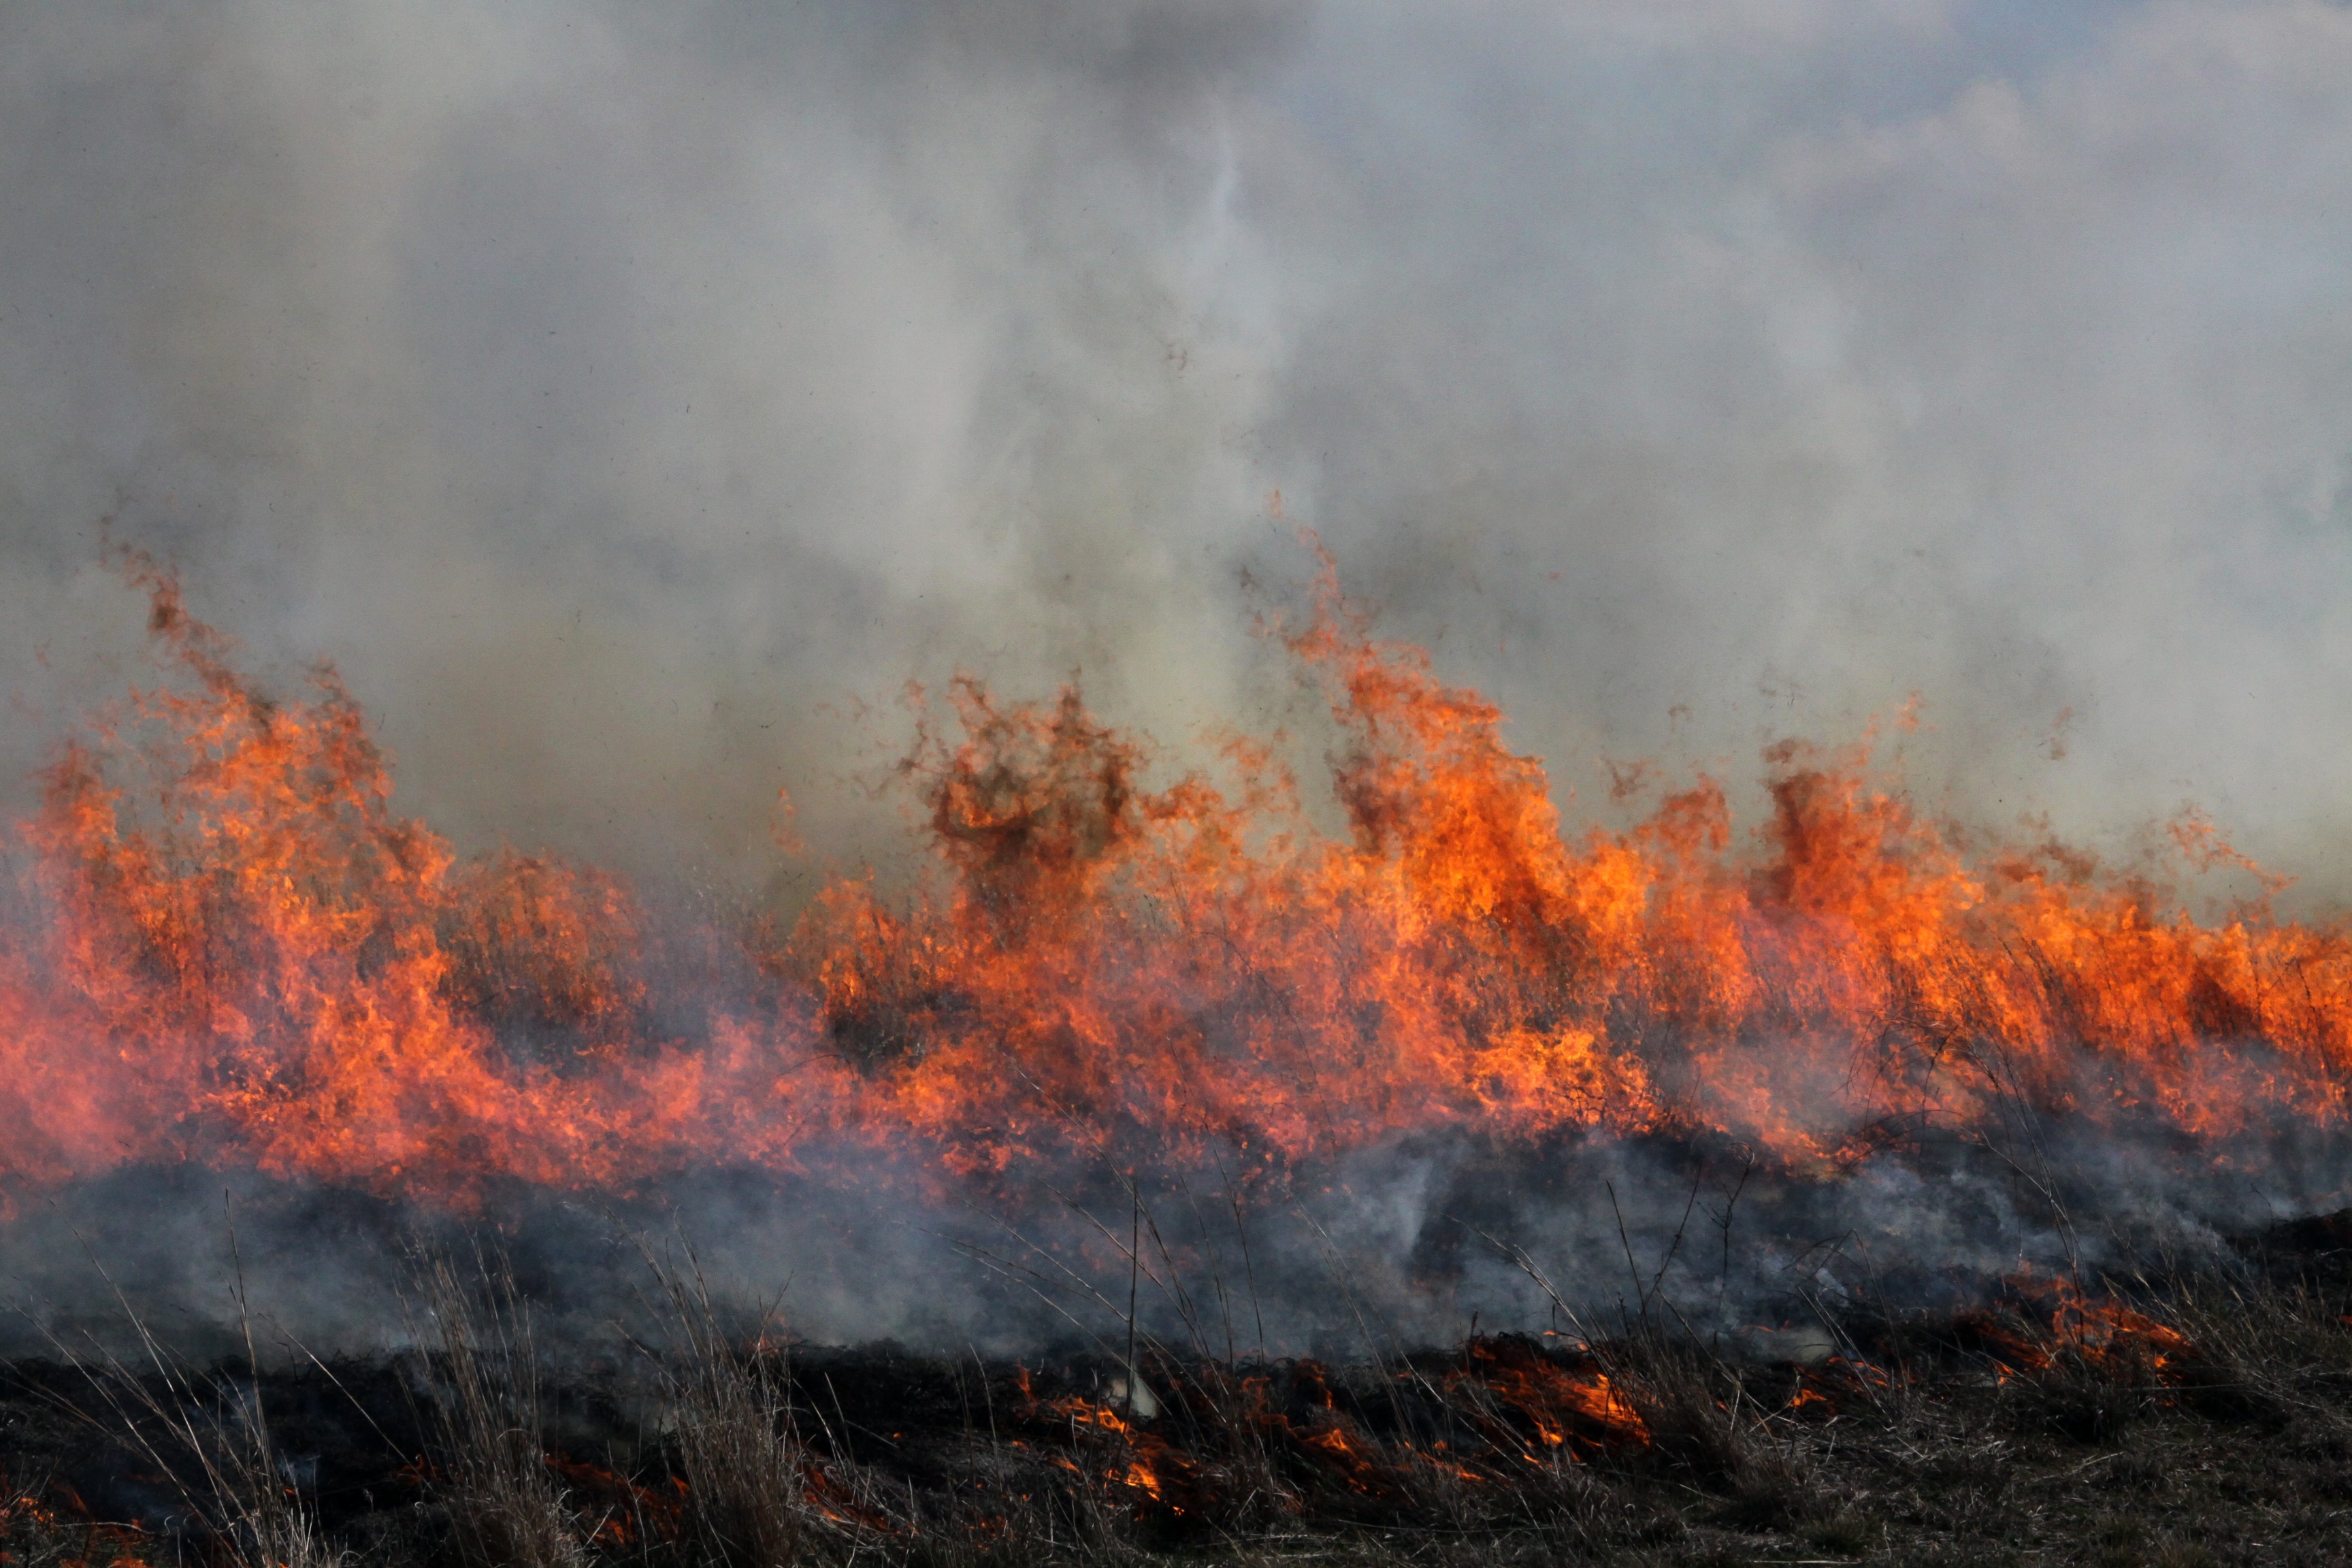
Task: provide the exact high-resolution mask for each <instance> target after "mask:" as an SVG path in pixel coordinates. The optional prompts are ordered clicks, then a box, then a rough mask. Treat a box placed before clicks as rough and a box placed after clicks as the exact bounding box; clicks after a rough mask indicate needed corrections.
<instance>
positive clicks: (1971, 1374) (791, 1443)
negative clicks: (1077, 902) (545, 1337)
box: [0, 1233, 2352, 1568]
mask: <svg viewBox="0 0 2352 1568" xmlns="http://www.w3.org/2000/svg"><path fill="white" fill-rule="evenodd" d="M460 1273H461V1271H459V1270H457V1269H455V1268H452V1267H451V1266H450V1265H448V1264H447V1263H446V1262H443V1263H436V1264H434V1265H433V1266H432V1267H431V1268H429V1269H427V1270H426V1271H425V1274H424V1276H423V1279H424V1281H425V1285H426V1287H427V1289H428V1290H429V1291H430V1292H432V1293H431V1294H429V1295H428V1296H427V1297H426V1299H425V1303H424V1305H425V1308H426V1310H429V1311H430V1312H431V1313H432V1314H433V1315H434V1316H435V1318H436V1322H437V1324H438V1331H437V1333H436V1336H435V1337H433V1338H431V1339H429V1340H428V1341H427V1342H425V1347H424V1348H423V1349H422V1350H420V1351H418V1352H413V1353H410V1354H408V1355H405V1356H403V1357H399V1358H394V1359H393V1360H390V1361H374V1362H368V1363H336V1364H333V1365H318V1364H311V1365H310V1366H307V1367H295V1368H288V1369H283V1370H278V1371H274V1372H264V1373H259V1374H256V1373H254V1372H253V1371H252V1370H251V1369H250V1368H249V1367H247V1366H245V1365H242V1364H231V1365H227V1366H224V1367H221V1368H218V1369H215V1370H213V1371H212V1372H210V1373H206V1374H205V1375H204V1376H202V1377H197V1376H194V1375H193V1374H190V1373H185V1372H184V1371H178V1370H174V1369H172V1368H169V1367H158V1368H156V1369H151V1370H150V1371H149V1372H147V1373H145V1374H143V1375H139V1374H134V1373H132V1372H131V1371H130V1370H129V1369H127V1368H124V1367H122V1366H121V1365H115V1364H106V1365H94V1366H84V1367H81V1368H79V1369H77V1368H73V1367H68V1366H64V1365H60V1364H58V1363H24V1364H19V1365H17V1366H16V1367H14V1368H12V1369H11V1375H10V1377H9V1378H8V1380H7V1390H6V1394H5V1400H0V1467H5V1475H6V1476H7V1477H8V1479H9V1480H10V1482H11V1483H12V1485H11V1486H10V1488H9V1489H8V1490H9V1496H10V1500H8V1501H7V1503H6V1506H5V1510H0V1554H5V1555H0V1560H5V1561H6V1562H8V1563H25V1564H28V1565H31V1564H59V1565H62V1564H67V1563H75V1564H90V1565H95V1564H100V1563H107V1564H113V1563H166V1562H234V1563H263V1562H271V1563H295V1562H297V1561H299V1562H303V1563H329V1562H332V1561H336V1560H338V1559H339V1558H342V1557H344V1556H348V1557H349V1558H351V1559H352V1560H356V1561H364V1562H368V1563H384V1564H396V1565H406V1564H415V1565H416V1568H431V1565H437V1564H443V1563H448V1564H460V1563H462V1564H483V1563H489V1564H498V1565H500V1568H504V1565H506V1564H540V1563H576V1564H581V1565H583V1568H624V1565H627V1568H638V1565H642V1568H667V1565H672V1564H676V1565H679V1568H684V1565H687V1564H694V1565H697V1568H700V1565H705V1564H708V1565H713V1568H719V1565H723V1568H782V1565H783V1564H796V1563H810V1564H822V1563H834V1564H842V1565H845V1564H847V1563H850V1562H853V1561H856V1560H861V1559H863V1560H866V1561H873V1562H881V1563H904V1564H916V1563H923V1564H971V1565H974V1568H977V1565H979V1564H982V1563H1005V1564H1013V1563H1068V1564H1074V1565H1080V1564H1082V1565H1087V1568H1093V1565H1097V1564H1104V1565H1108V1564H1114V1563H1117V1564H1135V1565H1141V1564H1147V1563H1157V1562H1169V1563H1179V1562H1187V1561H1205V1560H1215V1561H1244V1562H1261V1563H1279V1562H1290V1561H1297V1562H1309V1561H1312V1562H1332V1561H1339V1562H1356V1563H1366V1564H1385V1563H1457V1562H1458V1563H1473V1562H1476V1563H1496V1562H1503V1563H1509V1562H1527V1563H1536V1562H1552V1561H1563V1560H1567V1561H1583V1562H1594V1563H1624V1564H1628V1565H1631V1564H1658V1565H1664V1564H1678V1563H1692V1564H1698V1563H1732V1562H1742V1563H1749V1562H1762V1563H1769V1562H1797V1561H1802V1562H1812V1563H1820V1562H1824V1561H1827V1562H1852V1563H1864V1562H1869V1563H2006V1562H2018V1561H2031V1560H2038V1559H2043V1558H2046V1559H2049V1560H2053V1561H2061V1560H2063V1561H2067V1562H2075V1563H2112V1564H2118V1565H2120V1564H2128V1563H2147V1564H2176V1565H2179V1564H2190V1563H2266V1564H2268V1563H2334V1562H2340V1561H2342V1560H2343V1559H2344V1556H2345V1554H2346V1552H2347V1551H2352V1327H2347V1310H2352V1268H2347V1267H2346V1266H2345V1264H2344V1262H2343V1260H2342V1258H2341V1257H2340V1256H2339V1255H2336V1254H2335V1253H2333V1252H2313V1251H2308V1250H2298V1249H2296V1248H2295V1247H2294V1245H2293V1238H2292V1237H2286V1236H2284V1235H2283V1234H2278V1233H2274V1234H2273V1235H2272V1236H2271V1237H2266V1238H2264V1239H2263V1243H2262V1244H2261V1246H2259V1247H2248V1248H2246V1249H2244V1251H2243V1253H2242V1257H2241V1259H2240V1261H2239V1262H2238V1263H2237V1264H2235V1265H2233V1266H2232V1267H2231V1268H2227V1269H2208V1270H2203V1271H2199V1272H2194V1273H2185V1274H2180V1275H2177V1276H2173V1277H2169V1278H2168V1279H2163V1280H2161V1281H2155V1282H2151V1281H2148V1280H2140V1281H2137V1282H2136V1283H2133V1284H2130V1285H2128V1286H2126V1284H2125V1283H2124V1282H2120V1281H2107V1282H2105V1285H2103V1286H2102V1288H2100V1289H2087V1288H2084V1287H2079V1286H2077V1285H2075V1284H2074V1282H2073V1281H2071V1280H2067V1281H2061V1280H2054V1279H2048V1278H2042V1277H2034V1276H2026V1277H2023V1278H2021V1279H2016V1280H2013V1281H2011V1283H2010V1284H2009V1285H2008V1286H2007V1287H2006V1288H2004V1289H2002V1290H2000V1292H1998V1293H1997V1294H1996V1295H1995V1296H1994V1297H1993V1298H1992V1299H1990V1300H1986V1301H1984V1302H1982V1303H1980V1304H1979V1305H1977V1306H1973V1307H1970V1308H1968V1309H1966V1310H1959V1311H1957V1312H1944V1313H1939V1314H1935V1315H1924V1314H1916V1313H1912V1314H1901V1313H1888V1312H1876V1311H1873V1310H1868V1309H1861V1308H1858V1309H1856V1310H1853V1311H1852V1312H1850V1313H1849V1314H1847V1315H1846V1316H1845V1317H1843V1319H1842V1320H1840V1321H1836V1322H1835V1323H1834V1324H1832V1328H1833V1329H1834V1331H1835V1339H1836V1341H1837V1342H1838V1343H1839V1344H1840V1345H1841V1347H1843V1348H1842V1349H1841V1350H1840V1351H1839V1352H1837V1353H1831V1354H1819V1355H1811V1356H1809V1357H1807V1358H1805V1359H1796V1360H1790V1359H1778V1360H1771V1359H1754V1358H1741V1357H1737V1356H1734V1355H1731V1354H1729V1353H1727V1352H1725V1351H1724V1349H1723V1347H1721V1346H1717V1345H1709V1344H1706V1343H1702V1342H1697V1341H1696V1340H1693V1339H1691V1338H1689V1337H1688V1336H1686V1335H1685V1334H1683V1333H1682V1332H1681V1331H1679V1330H1670V1329H1668V1328H1667V1327H1665V1326H1664V1323H1663V1322H1661V1321H1657V1320H1656V1319H1652V1320H1651V1321H1629V1322H1627V1323H1626V1324H1624V1325H1622V1329H1621V1331H1618V1332H1615V1333H1612V1334H1609V1335H1607V1336H1603V1337H1598V1338H1594V1339H1591V1340H1580V1339H1575V1338H1571V1337H1570V1336H1566V1335H1559V1334H1553V1335H1538V1336H1528V1335H1517V1334H1509V1335H1490V1336H1481V1337H1478V1338H1474V1339H1472V1340H1470V1341H1468V1342H1465V1343H1463V1344H1461V1345H1459V1346H1456V1347H1455V1348H1454V1349H1453V1350H1450V1351H1443V1352H1436V1351H1432V1352H1411V1353H1407V1352H1397V1353H1393V1354H1390V1355H1386V1356H1383V1357H1380V1358H1374V1359H1367V1360H1364V1361H1361V1362H1357V1363H1349V1364H1330V1363H1318V1362H1314V1361H1307V1360H1291V1361H1282V1362H1276V1363H1255V1362H1249V1361H1242V1362H1232V1363H1229V1362H1225V1361H1222V1360H1215V1359H1202V1358H1198V1357H1181V1356H1175V1355H1170V1354H1163V1353H1160V1352H1154V1351H1150V1350H1146V1351H1143V1352H1139V1355H1138V1357H1137V1360H1136V1361H1135V1362H1133V1363H1128V1362H1124V1361H1122V1360H1119V1359H1116V1358H1110V1357H1105V1356H1101V1355H1072V1356H1063V1357H1053V1356H1047V1357H1044V1358H1041V1359H1037V1360H1034V1361H1033V1362H1031V1363H1027V1364H1004V1363H997V1364H990V1363H982V1362H979V1361H976V1360H973V1359H971V1358H970V1357H966V1358H962V1359H955V1358H932V1357H925V1356H917V1355H911V1354H907V1353H903V1352H897V1351H894V1350H892V1349H890V1348H888V1347H873V1348H867V1349H863V1350H840V1349H835V1350H827V1349H821V1348H816V1347H809V1346H793V1345H789V1344H787V1343H785V1342H782V1341H781V1340H779V1339H777V1338H775V1337H773V1336H772V1335H762V1334H759V1333H756V1332H755V1333H754V1334H752V1335H751V1337H749V1338H743V1337H740V1336H737V1335H731V1334H729V1333H726V1332H723V1331H720V1329H719V1313H718V1312H717V1311H716V1310H714V1308H713V1307H712V1305H711V1302H710V1300H709V1296H708V1294H707V1292H706V1291H705V1290H704V1289H702V1288H701V1287H700V1285H699V1282H698V1279H697V1278H696V1276H695V1275H694V1274H693V1273H692V1271H691V1269H690V1268H685V1269H657V1278H658V1279H659V1281H660V1284H661V1289H662V1290H663V1291H664V1292H665V1293H666V1299H667V1306H668V1310H669V1311H670V1313H671V1316H672V1326H673V1330H674V1332H673V1333H672V1334H671V1336H670V1338H669V1340H668V1342H666V1343H664V1344H663V1345H660V1346H654V1345H650V1344H644V1345H640V1346H639V1347H638V1351H637V1353H636V1354H635V1356H634V1357H632V1358H629V1359H625V1360H622V1361H600V1360H598V1359H597V1358H596V1357H593V1356H588V1355H585V1354H583V1353H582V1352H571V1353H570V1354H569V1356H568V1357H551V1356H549V1355H547V1354H546V1353H544V1352H529V1351H527V1350H526V1349H525V1348H524V1347H525V1346H526V1345H527V1343H528V1317H529V1313H528V1309H527V1307H526V1306H525V1305H524V1304H523V1303H522V1302H520V1301H519V1300H517V1299H515V1298H514V1297H513V1296H512V1295H511V1293H510V1291H511V1277H510V1276H506V1275H502V1274H500V1273H499V1271H498V1270H496V1269H491V1270H488V1271H486V1272H484V1273H483V1274H482V1275H481V1276H480V1277H478V1278H473V1277H468V1278H467V1279H462V1280H461V1278H460ZM2126 1291H2128V1292H2129V1295H2128V1298H2127V1297H2126V1293H2125V1292H2126ZM526 1363H528V1365H529V1366H536V1367H540V1368H542V1369H543V1377H535V1376H534V1375H533V1374H532V1373H530V1372H529V1371H528V1370H527V1367H526ZM224 1441H226V1442H228V1443H230V1444H231V1446H232V1447H235V1446H236V1445H239V1444H241V1445H243V1447H241V1448H238V1449H237V1451H239V1452H246V1453H260V1454H263V1455H266V1456H268V1463H269V1465H270V1466H271V1473H272V1474H274V1475H275V1476H276V1478H277V1480H278V1485H277V1486H276V1487H275V1488H274V1489H273V1490H274V1491H275V1492H276V1493H277V1494H278V1501H276V1502H275V1503H272V1504H269V1505H268V1508H271V1509H274V1510H276V1513H277V1514H278V1516H279V1517H282V1518H283V1519H287V1520H300V1521H306V1522H305V1524H304V1526H303V1529H304V1531H307V1533H304V1534H302V1535H301V1536H300V1537H299V1542H298V1544H299V1546H300V1549H301V1550H300V1553H292V1552H288V1551H286V1550H281V1549H280V1546H279V1544H278V1543H277V1542H276V1538H275V1537H271V1536H268V1535H265V1534H260V1533H257V1532H256V1531H255V1530H254V1529H253V1528H252V1526H251V1523H250V1521H252V1520H253V1519H254V1518H255V1517H257V1514H256V1505H255V1503H254V1500H253V1498H252V1496H251V1495H249V1494H250V1492H251V1489H250V1487H249V1486H248V1485H247V1483H248V1482H249V1481H250V1479H252V1478H251V1475H250V1474H248V1473H247V1471H244V1470H237V1469H233V1468H224V1467H222V1466H221V1465H219V1464H218V1463H216V1462H215V1461H214V1460H212V1459H208V1458H205V1457H204V1456H205V1454H207V1453H216V1452H218V1451H219V1447H218V1446H219V1444H220V1443H222V1442H224ZM256 1444H258V1445H259V1447H255V1445H256Z"/></svg>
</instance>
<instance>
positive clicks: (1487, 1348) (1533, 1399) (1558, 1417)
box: [1448, 1335, 1650, 1463]
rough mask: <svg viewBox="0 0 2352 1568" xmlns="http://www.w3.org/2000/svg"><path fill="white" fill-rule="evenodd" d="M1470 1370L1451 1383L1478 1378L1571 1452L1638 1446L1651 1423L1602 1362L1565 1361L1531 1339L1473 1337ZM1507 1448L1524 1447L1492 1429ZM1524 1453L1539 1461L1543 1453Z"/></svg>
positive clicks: (1540, 1433)
mask: <svg viewBox="0 0 2352 1568" xmlns="http://www.w3.org/2000/svg"><path fill="white" fill-rule="evenodd" d="M1463 1354H1464V1358H1465V1363H1466V1364H1465V1369H1464V1370H1463V1371H1462V1372H1460V1373H1454V1375H1453V1377H1452V1378H1450V1379H1449V1380H1448V1381H1449V1383H1462V1382H1475V1383H1476V1384H1479V1385H1480V1386H1482V1387H1484V1388H1485V1389H1486V1391H1487V1392H1488V1393H1489V1394H1493V1395H1494V1397H1495V1398H1496V1401H1498V1402H1499V1403H1500V1404H1501V1405H1503V1407H1504V1408H1505V1409H1506V1410H1507V1411H1508V1412H1509V1413H1510V1414H1511V1415H1515V1416H1517V1418H1518V1419H1519V1421H1520V1422H1522V1423H1524V1424H1525V1426H1526V1427H1527V1428H1528V1430H1530V1431H1532V1432H1533V1433H1534V1435H1535V1437H1536V1440H1537V1442H1538V1445H1540V1446H1541V1447H1546V1448H1559V1449H1564V1450H1566V1451H1568V1452H1569V1453H1570V1454H1571V1455H1574V1454H1577V1453H1578V1452H1579V1451H1583V1452H1591V1451H1593V1450H1597V1449H1601V1448H1609V1447H1641V1446H1643V1445H1644V1444H1646V1443H1647V1442H1648V1441H1649V1440H1650V1432H1649V1427H1648V1426H1647V1425H1646V1424H1645V1423H1644V1422H1643V1419H1642V1416H1641V1413H1640V1412H1639V1411H1637V1410H1635V1409H1634V1408H1633V1404H1632V1402H1631V1401H1629V1400H1627V1399H1626V1397H1625V1395H1624V1394H1623V1393H1622V1391H1620V1390H1619V1389H1618V1387H1617V1386H1616V1384H1613V1383H1612V1382H1611V1381H1610V1378H1609V1374H1608V1373H1604V1372H1602V1371H1601V1369H1600V1368H1599V1367H1597V1366H1591V1365H1585V1364H1573V1363H1570V1364H1563V1363H1562V1362H1561V1361H1560V1360H1559V1359H1558V1358H1556V1357H1554V1356H1551V1355H1549V1354H1547V1353H1545V1352H1543V1351H1542V1350H1540V1349H1538V1347H1537V1346H1536V1345H1535V1344H1534V1343H1533V1342H1530V1341H1528V1340H1525V1339H1521V1338H1518V1337H1517V1336H1514V1335H1501V1336H1491V1337H1486V1338H1480V1339H1474V1340H1472V1341H1471V1342H1469V1343H1468V1344H1467V1345H1466V1346H1465V1348H1464V1352H1463ZM1490 1435H1491V1436H1495V1437H1496V1438H1497V1439H1498V1442H1497V1446H1498V1447H1501V1448H1503V1449H1504V1450H1505V1451H1509V1450H1512V1449H1517V1448H1521V1447H1522V1445H1521V1443H1519V1442H1518V1441H1515V1440H1512V1439H1511V1438H1509V1437H1508V1436H1507V1434H1504V1433H1502V1432H1499V1431H1498V1432H1496V1433H1493V1434H1490ZM1525 1457H1526V1458H1528V1459H1529V1460H1530V1461H1533V1462H1538V1463H1540V1462H1541V1461H1540V1459H1539V1458H1538V1455H1536V1454H1534V1453H1526V1454H1525Z"/></svg>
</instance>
